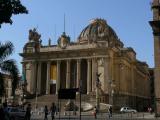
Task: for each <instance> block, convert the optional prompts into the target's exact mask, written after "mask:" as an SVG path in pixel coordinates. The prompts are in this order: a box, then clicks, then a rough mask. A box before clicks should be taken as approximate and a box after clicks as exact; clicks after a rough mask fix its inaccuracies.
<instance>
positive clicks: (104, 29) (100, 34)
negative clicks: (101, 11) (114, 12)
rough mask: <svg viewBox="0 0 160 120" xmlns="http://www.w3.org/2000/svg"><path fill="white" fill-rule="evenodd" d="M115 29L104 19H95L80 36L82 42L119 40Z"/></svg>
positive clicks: (79, 40) (79, 39)
mask: <svg viewBox="0 0 160 120" xmlns="http://www.w3.org/2000/svg"><path fill="white" fill-rule="evenodd" d="M117 39H118V37H117V35H116V33H115V32H114V30H113V29H112V28H111V27H110V26H109V25H108V24H107V23H106V21H105V20H104V19H93V20H91V22H90V24H89V25H88V26H87V27H86V28H84V29H83V30H82V32H81V33H80V35H79V37H78V42H80V43H88V42H89V43H91V42H98V41H111V40H117Z"/></svg>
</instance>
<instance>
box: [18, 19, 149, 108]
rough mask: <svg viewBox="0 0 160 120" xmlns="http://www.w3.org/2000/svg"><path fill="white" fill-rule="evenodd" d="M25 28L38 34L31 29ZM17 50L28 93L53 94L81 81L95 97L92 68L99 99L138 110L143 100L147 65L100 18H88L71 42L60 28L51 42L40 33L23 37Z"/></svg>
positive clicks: (146, 96) (145, 101)
mask: <svg viewBox="0 0 160 120" xmlns="http://www.w3.org/2000/svg"><path fill="white" fill-rule="evenodd" d="M31 32H33V33H32V34H35V35H37V36H40V35H39V34H38V32H37V31H36V30H33V31H31V30H30V34H31ZM35 38H37V37H35ZM20 55H21V56H22V57H23V61H22V64H23V66H24V67H23V69H24V72H25V75H26V80H27V83H28V86H27V90H28V91H29V92H30V93H32V94H34V93H35V92H36V91H37V92H38V94H57V93H58V90H59V89H60V88H79V85H80V84H81V85H82V87H81V91H82V94H86V95H88V96H90V95H92V96H95V92H96V79H97V76H96V74H97V73H98V74H101V75H100V77H99V79H100V85H101V86H100V93H99V94H100V99H101V102H105V103H110V104H113V105H115V106H119V107H120V106H131V107H134V108H137V109H138V108H139V109H141V110H142V109H144V108H145V107H146V106H147V105H148V103H149V99H150V81H149V71H148V65H147V64H146V63H145V62H141V61H139V60H137V59H136V52H135V51H134V50H133V49H132V48H131V47H124V45H123V43H122V42H121V41H120V39H119V38H118V36H117V35H116V33H115V32H114V30H113V29H112V28H111V27H110V26H109V25H108V24H107V23H106V21H105V20H103V19H94V20H92V21H91V22H90V24H89V25H88V26H87V27H86V28H84V29H83V30H82V32H81V33H80V35H79V37H78V39H77V42H71V41H70V38H69V36H67V35H66V33H63V34H62V35H61V36H60V37H59V39H58V44H57V45H51V42H50V40H49V44H48V45H47V46H44V45H42V44H41V40H40V37H39V39H38V40H37V39H36V40H35V39H33V38H32V37H29V41H28V42H27V43H26V44H25V46H24V49H23V53H20ZM95 99H96V98H95ZM138 103H142V104H138Z"/></svg>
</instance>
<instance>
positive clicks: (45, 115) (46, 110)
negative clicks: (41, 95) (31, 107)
mask: <svg viewBox="0 0 160 120" xmlns="http://www.w3.org/2000/svg"><path fill="white" fill-rule="evenodd" d="M47 115H48V108H47V105H45V107H44V120H48V117H47Z"/></svg>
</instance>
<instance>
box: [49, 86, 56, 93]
mask: <svg viewBox="0 0 160 120" xmlns="http://www.w3.org/2000/svg"><path fill="white" fill-rule="evenodd" d="M50 94H56V84H50Z"/></svg>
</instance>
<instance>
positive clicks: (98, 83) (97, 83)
mask: <svg viewBox="0 0 160 120" xmlns="http://www.w3.org/2000/svg"><path fill="white" fill-rule="evenodd" d="M100 75H101V73H99V74H98V73H97V74H96V76H97V79H96V107H97V110H98V111H99V108H100V105H99V104H100V101H99V89H100V87H101V83H100V80H99V77H100Z"/></svg>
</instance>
